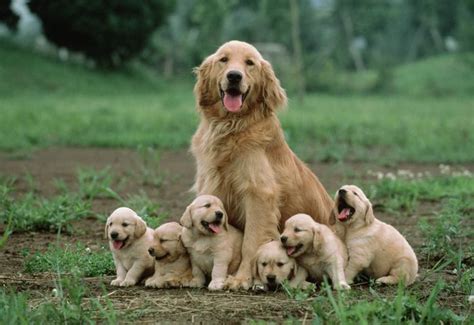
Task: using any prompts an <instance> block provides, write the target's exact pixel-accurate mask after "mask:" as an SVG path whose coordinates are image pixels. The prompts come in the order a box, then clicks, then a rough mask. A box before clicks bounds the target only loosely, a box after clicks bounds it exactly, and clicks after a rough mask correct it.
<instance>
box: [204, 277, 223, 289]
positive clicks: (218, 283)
mask: <svg viewBox="0 0 474 325" xmlns="http://www.w3.org/2000/svg"><path fill="white" fill-rule="evenodd" d="M207 288H208V289H209V290H212V291H215V290H222V289H224V280H221V279H217V280H212V281H211V283H209V286H208V287H207Z"/></svg>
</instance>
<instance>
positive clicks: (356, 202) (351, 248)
mask: <svg viewBox="0 0 474 325" xmlns="http://www.w3.org/2000/svg"><path fill="white" fill-rule="evenodd" d="M335 201H336V202H335V203H336V204H335V206H334V209H333V212H332V214H331V216H330V221H329V222H330V223H331V224H336V232H337V233H338V235H339V236H340V237H341V239H342V240H343V241H344V242H345V244H346V246H347V250H348V254H349V263H348V265H347V267H346V269H345V274H346V279H347V281H348V282H349V283H352V281H353V279H354V277H355V276H356V275H357V274H358V273H359V272H361V271H364V272H365V273H367V274H368V275H369V276H372V277H375V279H377V280H376V282H377V283H385V284H396V283H398V282H400V281H404V283H405V284H406V285H410V284H412V283H413V282H414V281H415V278H416V274H417V272H418V261H417V259H416V255H415V253H414V252H413V249H412V248H411V246H410V244H408V242H407V241H406V239H405V238H404V237H403V236H402V235H401V234H400V233H399V232H398V230H396V229H395V228H394V227H392V226H391V225H389V224H386V223H384V222H382V221H380V220H378V219H376V218H375V216H374V213H373V210H372V204H371V203H370V201H369V199H367V197H366V196H365V194H364V192H363V191H362V190H361V189H360V188H358V187H357V186H354V185H344V186H343V187H341V188H340V189H339V190H338V191H337V193H336V197H335Z"/></svg>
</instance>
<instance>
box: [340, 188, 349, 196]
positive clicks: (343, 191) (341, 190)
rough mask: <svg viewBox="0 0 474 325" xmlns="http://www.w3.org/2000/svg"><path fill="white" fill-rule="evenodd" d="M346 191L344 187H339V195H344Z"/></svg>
mask: <svg viewBox="0 0 474 325" xmlns="http://www.w3.org/2000/svg"><path fill="white" fill-rule="evenodd" d="M346 193H347V191H346V190H345V189H343V188H341V189H340V190H339V195H340V196H344V195H346Z"/></svg>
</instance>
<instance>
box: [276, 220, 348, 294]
mask: <svg viewBox="0 0 474 325" xmlns="http://www.w3.org/2000/svg"><path fill="white" fill-rule="evenodd" d="M280 240H281V242H282V244H283V245H284V246H285V248H286V251H287V253H288V255H290V256H293V257H294V258H296V261H297V262H298V264H299V265H301V266H302V267H304V268H305V269H306V270H307V271H308V272H309V274H310V275H311V277H313V278H314V279H316V280H319V281H320V280H322V279H323V276H329V278H330V279H331V282H332V285H333V287H334V288H336V289H350V286H349V285H348V284H347V282H346V279H345V276H344V268H345V266H346V265H347V251H346V247H345V246H344V244H343V243H342V241H341V240H340V239H339V238H338V237H337V236H336V234H335V233H334V232H333V231H332V230H331V229H329V227H327V226H325V225H322V224H319V223H317V222H315V221H314V220H313V219H312V218H311V217H310V216H308V215H307V214H297V215H294V216H293V217H291V218H290V219H288V220H287V221H286V223H285V230H284V231H283V233H282V234H281V237H280Z"/></svg>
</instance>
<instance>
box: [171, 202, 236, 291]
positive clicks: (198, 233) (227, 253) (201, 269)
mask: <svg viewBox="0 0 474 325" xmlns="http://www.w3.org/2000/svg"><path fill="white" fill-rule="evenodd" d="M227 220H228V217H227V213H226V211H225V209H224V205H223V204H222V202H221V200H219V199H218V198H217V197H215V196H212V195H201V196H199V197H197V198H196V199H195V200H194V201H193V202H192V203H191V204H190V205H189V206H188V207H187V208H186V211H185V212H184V214H183V216H182V217H181V220H180V222H181V224H182V225H183V227H184V229H183V232H182V236H181V238H182V240H183V244H184V246H185V247H186V249H187V250H188V252H189V255H190V256H191V265H192V274H193V279H192V280H191V281H190V284H189V285H190V287H202V286H204V285H205V283H206V279H208V278H209V277H210V278H211V282H210V283H209V286H208V288H209V290H221V289H223V288H224V282H225V281H226V278H227V275H229V274H233V273H234V272H235V271H236V270H237V268H238V267H239V264H240V259H241V255H240V254H241V247H242V233H241V232H240V231H238V230H237V229H236V228H234V227H232V226H231V225H229V224H228V221H227Z"/></svg>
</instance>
